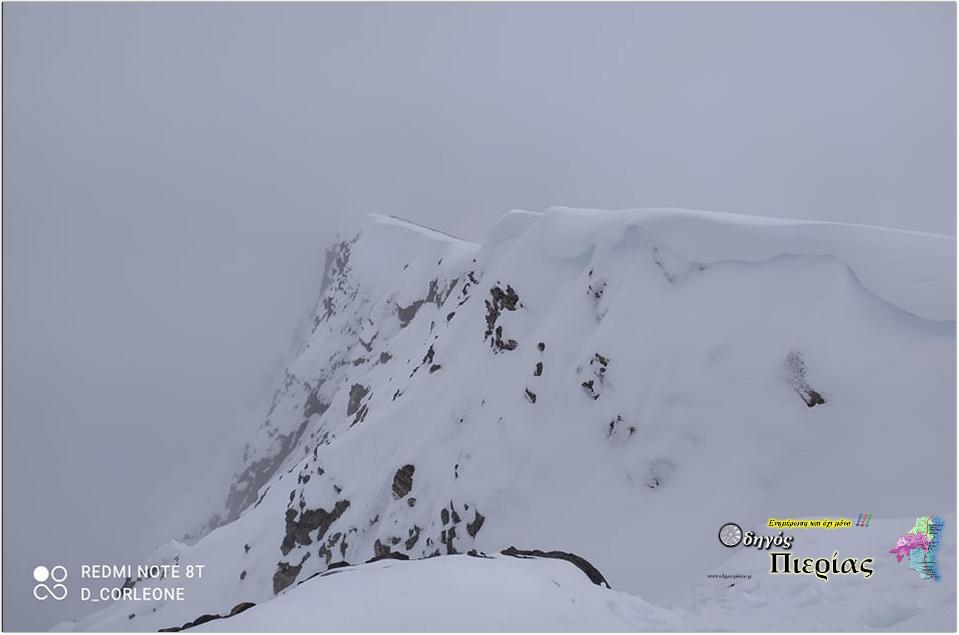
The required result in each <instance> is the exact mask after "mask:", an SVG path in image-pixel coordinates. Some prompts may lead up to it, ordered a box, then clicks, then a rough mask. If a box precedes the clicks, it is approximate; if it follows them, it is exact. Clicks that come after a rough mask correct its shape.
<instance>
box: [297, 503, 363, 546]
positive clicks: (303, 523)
mask: <svg viewBox="0 0 959 635" xmlns="http://www.w3.org/2000/svg"><path fill="white" fill-rule="evenodd" d="M349 506H350V501H348V500H346V499H343V500H340V501H337V502H336V504H335V505H334V506H333V509H332V510H331V511H326V510H325V509H307V510H304V511H303V512H302V513H300V514H297V512H296V510H295V509H288V510H286V535H285V536H284V537H283V543H282V544H281V545H280V551H281V552H282V553H283V555H284V556H285V555H287V554H288V553H290V551H292V550H293V548H294V547H295V546H297V545H309V544H312V542H313V539H312V538H310V534H311V533H312V532H314V531H318V533H317V537H316V539H317V540H322V539H323V537H324V536H325V535H326V532H327V530H328V529H329V528H330V525H332V524H333V523H334V522H335V521H336V519H337V518H339V517H340V516H342V515H343V512H345V511H346V510H347V508H349Z"/></svg>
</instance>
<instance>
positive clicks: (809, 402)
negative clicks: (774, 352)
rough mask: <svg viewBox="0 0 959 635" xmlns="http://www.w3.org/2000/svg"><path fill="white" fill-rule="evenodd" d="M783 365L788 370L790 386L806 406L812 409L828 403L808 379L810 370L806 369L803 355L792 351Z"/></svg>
mask: <svg viewBox="0 0 959 635" xmlns="http://www.w3.org/2000/svg"><path fill="white" fill-rule="evenodd" d="M783 365H784V366H785V369H786V375H787V379H788V381H789V385H790V386H791V387H792V389H793V390H794V391H796V394H797V395H799V396H800V397H801V398H802V400H803V402H804V403H805V404H806V406H808V407H809V408H812V407H814V406H819V405H822V404H825V403H826V399H825V398H824V397H823V396H822V395H821V394H820V393H819V392H818V391H816V390H813V389H812V387H810V385H809V382H808V381H807V379H806V376H807V375H808V374H809V369H808V368H807V367H806V360H805V359H804V358H803V355H802V353H800V352H798V351H790V352H789V354H788V355H786V360H785V361H784V362H783Z"/></svg>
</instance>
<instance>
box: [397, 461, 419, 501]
mask: <svg viewBox="0 0 959 635" xmlns="http://www.w3.org/2000/svg"><path fill="white" fill-rule="evenodd" d="M415 471H416V466H414V465H404V466H403V467H401V468H400V469H398V470H396V474H394V475H393V497H394V498H397V499H400V498H403V497H404V496H406V495H407V494H409V493H410V491H411V490H412V489H413V473H414V472H415Z"/></svg>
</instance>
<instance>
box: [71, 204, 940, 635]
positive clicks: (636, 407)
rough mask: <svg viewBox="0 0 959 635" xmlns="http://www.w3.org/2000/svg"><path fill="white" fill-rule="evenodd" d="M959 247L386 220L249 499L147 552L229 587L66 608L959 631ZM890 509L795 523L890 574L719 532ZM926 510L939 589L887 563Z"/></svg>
mask: <svg viewBox="0 0 959 635" xmlns="http://www.w3.org/2000/svg"><path fill="white" fill-rule="evenodd" d="M955 254H956V242H955V239H954V238H952V237H945V236H936V235H930V234H920V233H913V232H904V231H897V230H890V229H884V228H877V227H864V226H854V225H847V224H839V223H816V222H799V221H785V220H775V219H759V218H752V217H744V216H736V215H729V214H712V213H706V212H692V211H683V210H638V211H622V212H598V211H589V210H570V209H553V210H550V211H549V212H547V213H546V214H537V213H532V212H511V213H509V214H507V215H506V216H504V217H503V219H502V220H501V221H500V222H499V223H498V224H497V226H496V227H495V228H494V229H493V231H492V232H491V234H490V236H489V238H488V239H487V240H486V241H485V242H484V243H482V244H477V243H472V242H467V241H462V240H459V239H456V238H453V237H450V236H447V235H445V234H442V233H440V232H437V231H434V230H431V229H428V228H423V227H419V226H416V225H413V224H411V223H407V222H404V221H401V220H398V219H395V218H390V217H383V216H373V217H369V218H367V219H365V220H364V221H363V222H362V223H360V224H359V225H358V226H357V227H356V228H355V229H353V230H351V231H349V232H347V233H345V234H344V235H343V236H342V237H341V239H340V240H338V241H337V242H336V243H335V244H334V245H333V247H332V248H331V249H330V250H329V251H328V257H327V268H326V273H325V275H324V277H323V280H322V283H321V284H320V289H321V290H320V298H319V301H318V303H317V307H316V311H315V315H314V316H313V319H312V323H311V324H310V329H309V331H308V332H307V333H305V334H304V337H303V344H302V346H301V348H300V350H299V352H298V354H297V356H296V358H295V359H293V360H291V362H290V364H289V366H288V368H287V369H286V372H285V373H284V376H283V377H282V378H281V380H280V382H279V385H278V388H277V390H276V393H275V396H274V399H273V403H272V405H271V407H270V408H269V411H268V413H267V414H266V420H265V422H264V424H263V426H262V427H261V428H260V429H259V430H258V431H257V432H256V434H255V435H253V437H252V438H250V439H249V440H248V442H247V444H246V446H245V449H244V451H243V454H242V456H241V457H239V458H238V461H237V463H236V467H235V470H233V472H232V473H231V474H228V475H224V484H223V490H224V492H225V495H223V494H221V495H220V496H219V497H218V498H217V499H216V500H211V501H209V502H208V503H207V504H206V505H205V506H204V513H203V515H202V516H200V515H199V514H198V515H197V516H196V517H195V518H190V519H185V523H190V524H191V527H190V531H189V533H188V535H189V538H188V539H185V540H184V541H182V542H172V543H170V544H169V545H166V546H165V547H163V548H161V549H160V550H158V551H157V553H155V554H154V555H153V556H152V557H151V558H149V562H151V563H153V562H176V563H179V564H182V565H187V564H203V565H205V566H206V571H207V573H206V574H205V576H204V578H203V579H202V580H193V581H187V582H182V585H183V586H184V587H185V591H186V593H185V595H186V600H185V601H183V602H152V603H147V602H122V603H117V604H114V605H110V606H108V607H107V608H105V609H103V610H101V611H99V612H97V613H95V614H93V615H91V616H88V617H86V618H84V619H83V620H81V621H79V622H75V623H70V624H66V625H63V628H76V629H79V630H131V629H132V630H156V629H158V628H165V627H176V626H181V625H183V624H185V623H188V622H191V621H193V620H195V619H196V618H198V617H200V616H202V615H204V614H210V615H223V614H227V613H229V612H230V611H231V608H232V607H235V606H237V605H239V604H241V603H243V602H252V603H255V604H256V606H254V607H252V608H248V609H247V610H245V611H243V612H242V613H239V614H238V615H235V616H233V617H229V618H227V619H222V620H216V621H210V622H206V623H205V624H202V625H200V626H198V627H196V628H200V629H219V628H223V629H228V630H503V629H506V630H676V629H678V630H710V629H716V628H729V629H735V630H787V631H795V630H873V629H878V630H908V629H912V628H915V629H923V630H926V629H931V630H954V629H955V624H956V621H955V620H956V613H955V611H956V596H955V569H956V566H955V537H956V531H955V511H956V510H955V500H956V489H955V469H956V455H955V447H956V425H955V422H956V413H955V381H956V376H955V369H956V365H955V364H956V360H955V336H956V332H955V291H956V279H955ZM211 510H212V511H211ZM863 511H866V512H870V513H872V514H873V518H874V519H875V520H874V521H873V522H872V523H871V525H870V526H869V527H862V528H858V527H849V528H843V529H835V530H824V529H818V530H813V529H797V530H787V531H786V533H788V534H790V535H792V536H794V538H795V542H794V545H793V547H792V552H793V553H794V554H796V555H801V556H803V557H805V556H808V557H812V558H830V557H832V555H833V553H834V552H838V553H839V554H840V555H839V557H840V558H843V557H856V558H867V557H869V558H873V559H874V560H875V574H874V575H873V576H871V577H870V578H869V579H864V578H863V576H861V575H850V576H835V577H833V578H831V579H830V580H828V581H822V580H819V579H817V578H816V577H815V576H808V575H793V576H780V575H770V574H769V568H770V561H769V559H770V556H769V553H768V552H766V551H760V550H757V549H746V548H734V549H729V548H726V547H724V546H722V545H721V544H720V543H719V541H718V540H717V532H718V529H719V527H720V526H721V525H723V524H724V523H727V522H735V523H738V524H739V525H740V526H741V527H742V528H743V530H744V531H755V532H757V533H759V534H763V535H774V534H778V530H773V529H768V528H767V527H766V521H767V519H768V518H770V517H775V518H823V517H829V518H833V519H835V518H839V517H845V518H850V519H852V520H855V519H856V514H857V513H859V512H863ZM924 514H941V515H943V516H945V517H946V518H947V522H946V525H945V532H944V533H943V536H942V546H941V549H940V551H939V558H940V569H941V571H942V576H943V580H942V581H941V582H939V583H936V582H932V581H928V580H920V579H919V578H918V576H917V575H916V573H915V572H914V571H912V570H911V569H910V568H909V567H908V566H907V565H906V564H904V563H897V562H896V559H895V557H894V556H893V555H891V554H889V553H888V549H890V548H891V547H893V546H894V545H895V542H896V539H897V538H898V537H899V536H901V535H902V534H903V533H905V532H907V531H908V530H909V528H910V527H911V526H912V523H913V522H915V518H916V517H917V516H919V515H924ZM892 519H898V520H892ZM511 545H515V546H517V547H519V548H520V549H530V550H532V549H538V550H544V551H550V550H558V551H564V552H572V553H575V554H577V555H579V556H582V557H583V558H585V559H586V560H588V561H589V562H590V563H592V565H594V566H595V567H596V568H597V569H599V570H600V571H601V572H602V573H603V574H604V576H605V577H606V579H607V580H608V581H609V583H610V585H611V586H612V590H609V589H605V588H601V587H598V586H595V585H593V584H592V583H591V582H590V581H589V579H588V578H587V577H586V576H585V575H583V574H582V572H580V571H579V570H578V569H577V568H576V567H574V566H572V565H571V564H569V563H568V562H563V561H554V560H539V559H534V560H529V559H517V558H512V557H508V556H504V555H502V554H501V553H500V552H501V551H502V550H503V549H506V548H507V547H509V546H511ZM473 550H476V551H478V552H482V553H486V554H490V555H491V556H494V557H492V558H489V559H486V558H478V557H470V556H465V555H456V554H465V553H467V552H470V551H473ZM438 556H439V557H438ZM396 557H405V558H410V559H411V560H409V561H397V560H392V559H391V560H385V561H384V560H382V559H383V558H396ZM373 559H381V560H380V561H378V562H372V563H370V564H364V563H367V561H369V560H373ZM344 563H347V564H349V565H358V566H355V567H353V566H350V567H347V568H339V567H343V566H344ZM331 566H332V567H333V568H331ZM328 571H330V572H335V573H330V574H329V575H324V573H325V572H328ZM710 574H727V575H742V576H745V575H750V576H751V577H749V578H745V577H742V578H735V579H730V578H709V577H707V576H708V575H710ZM152 582H153V581H151V583H152ZM167 582H168V583H169V581H167ZM135 584H146V582H143V581H140V582H135ZM730 584H731V585H732V586H729V585H730Z"/></svg>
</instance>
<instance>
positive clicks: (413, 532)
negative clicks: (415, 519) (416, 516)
mask: <svg viewBox="0 0 959 635" xmlns="http://www.w3.org/2000/svg"><path fill="white" fill-rule="evenodd" d="M420 531H421V529H420V528H419V526H417V525H413V527H412V528H411V529H410V533H409V537H408V538H407V539H406V542H405V543H403V546H404V547H406V550H407V551H409V550H410V549H412V548H413V547H414V546H416V541H418V540H419V539H420Z"/></svg>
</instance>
